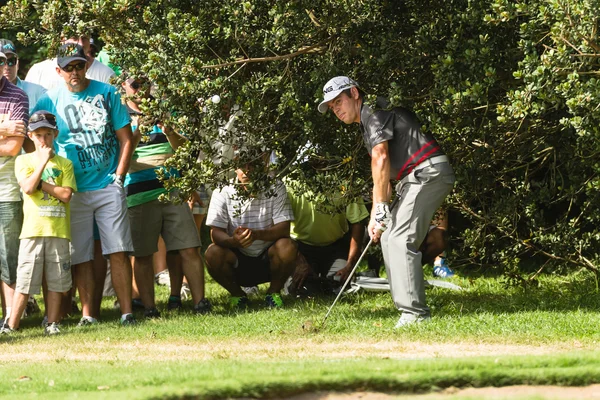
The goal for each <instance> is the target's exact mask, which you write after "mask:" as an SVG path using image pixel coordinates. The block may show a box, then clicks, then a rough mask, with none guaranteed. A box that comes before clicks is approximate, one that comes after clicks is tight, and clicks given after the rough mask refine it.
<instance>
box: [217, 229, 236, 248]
mask: <svg viewBox="0 0 600 400" xmlns="http://www.w3.org/2000/svg"><path fill="white" fill-rule="evenodd" d="M210 238H211V239H212V241H213V243H214V244H216V245H217V246H220V247H226V248H228V249H235V248H240V247H241V246H240V244H239V243H237V242H236V241H235V240H233V237H231V236H229V234H228V233H227V231H226V230H225V229H223V228H219V227H216V226H213V227H212V228H211V229H210Z"/></svg>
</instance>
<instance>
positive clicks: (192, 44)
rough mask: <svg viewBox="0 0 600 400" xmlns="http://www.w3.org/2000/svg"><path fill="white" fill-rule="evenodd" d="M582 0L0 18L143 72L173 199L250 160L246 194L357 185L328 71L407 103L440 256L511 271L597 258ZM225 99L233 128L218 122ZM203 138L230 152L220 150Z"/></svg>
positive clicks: (214, 5) (220, 7) (592, 76)
mask: <svg viewBox="0 0 600 400" xmlns="http://www.w3.org/2000/svg"><path fill="white" fill-rule="evenodd" d="M599 5H600V1H599V0H573V1H564V0H551V1H548V0H526V1H520V2H511V1H507V0H495V1H493V2H491V3H490V2H489V1H467V0H456V1H439V0H438V1H431V2H421V1H415V0H403V1H385V0H379V1H369V2H366V1H358V2H347V1H341V0H326V1H321V2H314V1H307V0H295V1H267V0H262V1H245V2H239V1H234V0H224V1H223V0H219V1H216V0H207V1H202V2H196V1H190V0H187V1H186V0H177V1H172V0H171V1H166V0H118V1H117V0H113V1H108V0H79V1H77V2H75V1H57V0H54V1H47V2H41V1H37V0H19V1H11V2H9V3H8V4H7V5H6V6H5V7H3V8H2V16H1V17H0V24H1V27H4V28H11V29H20V30H21V32H22V33H21V35H20V38H21V40H22V41H24V42H25V43H27V42H28V41H29V42H37V43H44V44H47V45H48V46H49V48H50V53H52V51H53V49H55V48H56V46H57V43H58V40H59V38H60V36H61V35H64V36H70V35H73V34H79V33H88V34H89V33H94V34H97V35H100V36H101V37H102V39H103V40H104V42H105V43H106V48H107V49H108V50H109V52H110V53H111V56H112V58H113V60H114V62H115V63H116V64H119V65H122V66H123V67H124V68H125V70H126V71H127V72H128V73H129V74H135V75H137V74H144V75H147V76H148V77H150V79H152V81H153V82H154V83H155V84H156V100H155V101H151V102H148V103H147V104H146V105H145V106H144V107H145V110H146V112H147V113H152V114H154V115H155V116H156V117H157V118H161V119H162V120H164V122H166V123H168V124H170V125H172V126H173V127H174V128H176V129H177V130H178V131H181V132H185V134H186V135H187V136H188V137H189V138H190V139H191V141H190V143H189V145H188V146H185V147H184V148H182V149H180V150H179V151H178V152H177V157H175V158H174V159H173V160H172V162H171V163H172V165H174V166H177V167H178V168H180V169H181V170H182V171H183V174H182V177H181V178H180V179H175V180H172V181H169V184H170V185H173V186H177V187H180V188H181V189H183V192H184V193H186V192H189V191H190V190H192V189H193V188H195V187H197V186H198V185H199V184H200V183H206V184H209V185H211V186H219V185H222V184H224V183H225V182H226V181H227V179H228V178H229V177H230V176H231V173H232V171H233V170H234V169H235V168H236V167H238V166H242V167H246V166H247V165H250V166H251V178H252V179H253V181H254V182H255V183H254V185H255V186H256V187H257V188H258V189H260V188H263V187H265V186H266V185H267V184H268V183H269V182H270V180H271V179H273V176H278V177H280V176H283V175H286V176H288V178H289V179H290V180H293V181H294V182H295V183H294V187H295V189H296V190H298V191H302V192H310V193H314V194H315V196H317V199H318V200H319V201H323V202H329V201H331V199H332V198H334V197H336V196H335V194H336V193H338V192H341V193H342V194H343V199H345V200H350V199H352V198H354V197H356V196H360V195H364V194H367V193H368V186H369V180H370V176H369V175H370V174H369V164H368V157H367V156H366V152H365V150H364V149H363V148H362V144H361V139H360V135H359V134H358V133H357V132H358V130H357V128H356V127H345V126H342V125H341V124H340V123H339V121H336V120H335V117H333V116H331V115H327V116H321V115H320V114H319V113H318V112H317V111H316V105H317V103H318V101H319V99H320V97H321V88H322V85H323V84H324V83H325V82H326V81H327V80H328V79H329V78H330V77H332V76H335V75H341V74H343V75H349V76H352V77H354V78H355V79H357V80H358V81H359V82H360V83H361V85H362V86H363V88H364V89H365V90H366V91H367V93H369V95H368V97H367V99H368V101H373V100H374V97H375V95H382V96H386V97H388V98H389V99H390V100H391V102H392V104H394V105H404V106H408V107H410V108H412V109H414V110H415V111H416V112H417V113H418V115H419V116H420V118H421V119H422V121H423V124H424V127H425V129H428V130H430V131H432V132H433V133H434V134H435V135H436V136H437V137H438V138H439V140H440V142H441V143H442V145H443V147H444V148H445V150H446V151H447V153H448V154H449V155H450V157H451V159H452V164H453V166H454V168H455V170H456V174H457V177H458V181H457V186H456V190H455V191H454V193H453V195H452V196H451V198H450V199H449V205H450V206H451V208H452V209H453V210H454V211H455V212H459V213H460V214H462V219H461V223H460V226H457V227H455V229H454V232H453V236H455V237H458V239H457V240H455V242H456V245H457V246H455V252H456V254H457V255H458V257H457V258H459V259H460V260H461V262H462V263H463V264H475V265H493V266H495V267H496V268H498V270H500V271H504V270H506V271H508V272H509V275H510V276H514V277H515V279H516V280H517V281H518V280H519V275H520V273H521V272H522V271H523V269H524V268H525V267H527V265H526V264H527V263H533V264H537V265H540V264H541V263H544V262H546V261H549V262H548V263H547V264H544V265H545V267H546V268H548V269H556V268H558V267H563V268H564V267H573V266H584V267H586V268H590V269H592V270H596V265H598V264H599V263H600V256H599V254H598V251H597V248H598V245H599V238H600V230H599V229H598V219H599V218H600V209H599V207H600V205H599V202H598V189H599V187H600V178H599V177H598V170H599V169H600V163H598V161H597V153H598V151H599V150H600V145H599V141H598V137H599V135H600V132H599V130H600V128H599V126H600V112H599V107H598V104H599V103H600V85H599V84H598V74H599V73H600V72H599V71H598V60H599V59H600V44H599V43H600V40H599V38H598V21H597V10H598V9H599V7H598V6H599ZM215 94H219V95H220V97H221V101H220V102H219V103H218V104H215V103H213V102H212V100H211V98H212V96H213V95H215ZM234 105H238V106H239V109H240V110H241V111H242V112H243V113H242V114H241V115H239V116H238V117H237V120H236V122H235V127H236V129H235V130H223V129H221V130H219V127H222V126H223V125H224V123H225V122H226V121H227V120H228V119H229V115H230V114H231V110H232V109H233V107H234ZM219 143H221V144H223V143H225V144H227V145H228V146H233V148H236V149H237V150H238V151H239V155H238V158H237V159H236V160H235V161H232V160H230V159H227V158H226V159H223V160H221V159H220V158H219V157H218V156H219V154H220V151H222V150H223V146H222V145H219ZM225 147H227V146H225ZM307 148H308V150H307V151H305V149H307ZM272 151H273V152H275V153H276V155H277V156H278V162H277V164H276V165H272V166H270V167H266V166H265V160H266V159H268V157H269V155H270V153H271V152H272ZM198 154H202V155H203V158H202V161H201V162H200V163H198V162H197V156H198ZM215 160H219V161H220V162H215ZM305 161H306V162H305ZM515 274H516V275H515Z"/></svg>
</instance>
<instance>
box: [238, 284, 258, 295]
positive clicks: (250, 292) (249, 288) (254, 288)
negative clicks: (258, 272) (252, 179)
mask: <svg viewBox="0 0 600 400" xmlns="http://www.w3.org/2000/svg"><path fill="white" fill-rule="evenodd" d="M242 290H243V291H244V293H246V295H247V296H251V295H255V294H256V295H257V294H258V286H247V287H246V286H242Z"/></svg>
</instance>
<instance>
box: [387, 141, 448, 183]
mask: <svg viewBox="0 0 600 400" xmlns="http://www.w3.org/2000/svg"><path fill="white" fill-rule="evenodd" d="M433 143H435V140H431V141H429V142H427V143H425V144H424V145H423V147H421V148H420V149H419V151H417V152H416V153H415V154H413V155H412V156H410V158H409V159H408V160H407V161H406V162H405V163H404V165H403V166H402V168H400V172H398V176H396V179H398V180H399V179H400V177H401V176H402V174H403V173H404V170H405V169H406V168H408V166H409V165H410V162H411V161H412V160H413V159H414V158H415V157H417V156H418V155H419V153H421V152H423V151H424V150H425V149H426V148H428V147H429V146H431V145H432V144H433ZM438 148H439V147H438ZM428 154H429V153H428ZM415 165H418V163H417V164H415ZM413 168H414V167H413ZM408 173H410V171H409V172H408Z"/></svg>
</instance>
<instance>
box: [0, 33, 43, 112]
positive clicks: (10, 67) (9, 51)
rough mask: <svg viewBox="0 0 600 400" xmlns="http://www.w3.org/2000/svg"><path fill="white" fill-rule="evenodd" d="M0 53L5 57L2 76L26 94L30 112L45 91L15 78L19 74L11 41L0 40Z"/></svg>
mask: <svg viewBox="0 0 600 400" xmlns="http://www.w3.org/2000/svg"><path fill="white" fill-rule="evenodd" d="M0 51H1V52H2V53H4V54H5V55H6V66H5V67H4V76H5V77H6V79H8V80H9V82H10V83H12V84H13V85H17V87H18V88H19V89H22V90H23V91H24V92H25V93H27V97H29V110H30V111H31V109H33V107H34V106H35V103H37V101H38V99H39V98H40V97H42V95H43V94H44V93H46V89H44V87H43V86H41V85H38V84H36V83H32V82H27V81H24V80H22V79H21V78H19V77H18V76H17V72H19V56H18V54H17V50H16V48H15V45H14V44H13V42H12V41H10V40H8V39H0Z"/></svg>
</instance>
